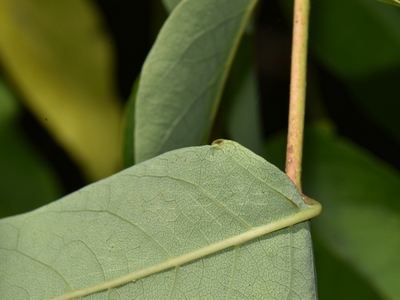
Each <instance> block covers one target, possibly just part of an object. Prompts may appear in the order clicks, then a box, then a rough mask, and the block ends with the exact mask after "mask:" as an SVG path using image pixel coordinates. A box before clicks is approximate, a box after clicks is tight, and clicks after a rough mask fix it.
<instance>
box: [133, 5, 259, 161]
mask: <svg viewBox="0 0 400 300" xmlns="http://www.w3.org/2000/svg"><path fill="white" fill-rule="evenodd" d="M256 2H257V1H255V0H234V1H227V0H218V1H215V0H205V1H193V0H192V1H191V0H189V1H184V2H181V3H180V4H179V5H178V6H177V7H176V8H175V9H174V10H173V11H172V13H171V15H170V16H169V18H168V20H167V22H166V23H165V24H164V27H163V28H162V29H161V31H160V34H159V35H158V38H157V40H156V42H155V45H154V46H153V48H152V50H151V51H150V54H149V56H148V58H147V60H146V62H145V64H144V66H143V71H142V75H141V81H140V85H139V91H138V95H137V101H136V117H135V119H136V120H135V121H136V125H135V160H136V161H137V162H141V161H144V160H146V159H148V158H151V157H154V156H156V155H159V154H161V153H164V152H165V151H168V150H172V149H176V148H181V147H185V146H194V145H199V144H201V143H204V142H205V141H206V139H207V137H208V135H209V132H210V130H211V125H212V122H213V119H214V117H215V114H216V111H217V107H218V104H219V100H220V98H221V95H222V91H223V86H224V83H225V81H226V78H227V74H228V70H229V68H230V66H231V64H232V60H233V57H234V53H235V51H236V48H237V46H238V43H239V40H240V37H241V35H242V33H243V31H244V29H245V26H246V23H247V20H248V18H249V16H250V13H251V11H252V9H253V8H254V6H255V4H256Z"/></svg>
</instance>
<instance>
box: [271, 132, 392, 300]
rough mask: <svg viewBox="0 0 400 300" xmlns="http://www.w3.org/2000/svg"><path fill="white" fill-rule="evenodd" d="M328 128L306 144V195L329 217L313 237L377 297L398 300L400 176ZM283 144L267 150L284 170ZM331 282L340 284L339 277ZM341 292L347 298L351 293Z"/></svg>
mask: <svg viewBox="0 0 400 300" xmlns="http://www.w3.org/2000/svg"><path fill="white" fill-rule="evenodd" d="M323 128H324V127H320V128H314V129H311V130H308V132H307V136H306V140H305V143H306V144H305V153H304V154H305V157H304V166H305V167H304V176H303V178H304V179H303V181H304V191H305V192H306V193H307V195H310V196H311V197H315V198H318V199H320V200H321V203H322V205H323V207H324V217H323V218H322V217H321V218H317V219H315V221H313V223H312V225H313V226H312V228H313V232H315V236H316V237H318V238H319V239H320V240H321V242H323V243H324V244H325V245H326V247H328V249H329V250H330V251H332V252H333V253H334V254H335V255H336V256H337V257H339V258H340V259H341V260H342V262H343V263H345V264H348V265H349V266H350V267H351V268H352V269H354V270H355V272H357V273H358V274H359V276H360V277H362V278H363V279H364V280H365V281H367V282H368V283H370V284H371V285H372V287H373V288H374V289H375V293H378V294H380V295H381V297H382V298H384V299H398V295H400V290H399V285H398V282H399V281H400V273H399V272H398V270H399V269H400V259H399V258H398V252H399V251H400V236H399V235H398V231H397V228H398V225H399V224H400V204H399V202H398V201H393V200H394V199H397V198H398V196H397V195H398V194H399V192H400V174H399V173H398V172H396V171H394V170H393V169H391V168H389V167H388V166H387V165H385V164H383V163H382V162H380V161H379V160H377V159H376V158H374V157H372V156H371V155H369V154H367V153H365V152H364V151H362V150H361V149H360V148H358V147H356V146H355V145H354V144H351V143H349V142H348V141H345V140H342V139H338V138H337V137H335V136H334V135H333V134H332V133H331V132H329V131H328V130H326V129H323ZM284 140H285V138H284V136H283V135H282V136H281V137H280V138H279V140H278V139H277V140H275V141H271V143H269V146H268V147H267V149H268V152H269V153H270V154H269V155H268V158H269V159H270V160H271V161H274V162H277V161H279V162H280V165H281V166H282V164H283V162H284V157H282V155H281V153H284V152H283V150H284ZM278 157H279V158H278ZM282 167H283V166H282ZM322 255H323V254H321V256H322ZM316 256H317V257H318V253H316ZM320 267H321V268H322V267H323V265H321V266H320ZM318 268H319V266H318V263H317V271H318ZM325 271H326V270H325ZM324 273H325V274H326V272H324V270H321V274H324ZM318 274H320V273H319V272H318ZM339 274H340V273H339ZM331 276H334V277H335V278H336V280H337V281H341V278H340V276H338V275H334V274H331ZM324 280H326V279H325V278H324V277H322V276H319V277H318V281H319V283H321V284H322V285H324V286H326V285H327V284H332V282H331V281H329V283H328V282H326V283H325V284H324V283H323V282H324ZM342 286H343V288H344V290H343V291H342V294H345V293H346V292H347V289H350V288H351V287H350V286H349V285H342ZM331 292H332V294H331V296H330V297H332V299H338V295H339V294H340V293H341V291H339V290H338V289H337V286H335V288H334V289H332V290H331ZM327 294H328V293H327ZM371 294H372V293H371ZM372 295H373V294H372ZM328 299H329V298H328ZM341 299H342V298H341ZM346 299H347V298H346ZM348 299H351V297H349V298H348ZM353 299H354V298H353Z"/></svg>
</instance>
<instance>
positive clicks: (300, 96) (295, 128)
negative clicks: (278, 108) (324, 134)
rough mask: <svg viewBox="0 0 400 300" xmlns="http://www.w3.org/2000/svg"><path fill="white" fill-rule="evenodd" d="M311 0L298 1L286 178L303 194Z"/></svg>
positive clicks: (295, 20) (295, 12)
mask: <svg viewBox="0 0 400 300" xmlns="http://www.w3.org/2000/svg"><path fill="white" fill-rule="evenodd" d="M309 10H310V2H309V0H295V4H294V17H293V40H292V66H291V78H290V105H289V129H288V140H287V149H286V174H287V175H288V176H289V178H290V179H291V180H292V181H293V182H294V184H295V185H296V186H297V188H298V189H299V191H300V192H301V161H302V154H303V130H304V108H305V97H306V71H307V40H308V16H309Z"/></svg>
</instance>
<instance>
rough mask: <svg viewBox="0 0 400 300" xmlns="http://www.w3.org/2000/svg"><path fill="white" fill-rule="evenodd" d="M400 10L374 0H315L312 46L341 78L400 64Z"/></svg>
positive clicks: (311, 27) (362, 75) (353, 76)
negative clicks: (316, 0)
mask: <svg viewBox="0 0 400 300" xmlns="http://www.w3.org/2000/svg"><path fill="white" fill-rule="evenodd" d="M399 28H400V11H399V10H395V9H393V8H392V7H390V6H385V5H382V4H381V3H379V2H377V1H370V0H357V1H347V0H326V1H321V2H318V3H315V4H314V5H313V7H312V13H311V20H310V49H311V51H312V52H313V53H314V54H315V55H316V56H317V57H318V58H319V59H320V61H321V62H322V63H323V64H324V65H325V66H326V67H327V68H328V69H329V70H331V71H333V72H334V73H336V74H337V75H339V76H340V77H341V78H347V79H350V78H360V77H364V76H369V75H371V74H374V73H375V72H381V71H383V70H386V69H393V68H395V67H396V66H397V67H399V66H400V55H399V53H400V30H399Z"/></svg>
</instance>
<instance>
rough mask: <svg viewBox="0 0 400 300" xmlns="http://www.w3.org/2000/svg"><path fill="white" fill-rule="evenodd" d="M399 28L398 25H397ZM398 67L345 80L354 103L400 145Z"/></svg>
mask: <svg viewBox="0 0 400 300" xmlns="http://www.w3.org/2000/svg"><path fill="white" fill-rule="evenodd" d="M399 30H400V27H399ZM399 82H400V67H399V68H397V69H392V70H387V71H385V72H381V73H379V72H377V73H375V74H373V75H371V76H368V77H365V78H361V79H352V80H349V81H347V82H346V84H347V86H348V88H349V90H350V92H351V93H352V95H354V98H353V99H354V100H355V103H356V104H357V105H358V107H359V108H360V110H362V112H363V113H365V115H366V116H368V117H369V118H370V119H371V120H372V121H374V124H375V126H377V127H380V128H381V129H383V130H384V131H385V132H387V133H388V134H389V135H390V136H391V137H392V138H393V140H394V141H395V142H397V145H399V146H400V130H399V128H400V118H399V112H400V101H399V99H400V89H399V87H398V83H399Z"/></svg>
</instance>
